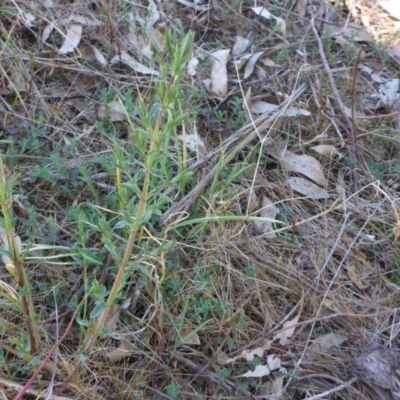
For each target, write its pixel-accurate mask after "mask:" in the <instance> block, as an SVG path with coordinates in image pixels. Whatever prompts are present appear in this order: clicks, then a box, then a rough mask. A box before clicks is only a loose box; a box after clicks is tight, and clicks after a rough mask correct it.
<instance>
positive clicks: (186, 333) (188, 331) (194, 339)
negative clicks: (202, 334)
mask: <svg viewBox="0 0 400 400" xmlns="http://www.w3.org/2000/svg"><path fill="white" fill-rule="evenodd" d="M176 344H177V345H178V346H183V345H188V346H190V345H196V346H198V345H200V338H199V335H198V334H197V333H196V331H195V330H193V329H192V328H190V327H185V328H183V329H182V332H181V334H180V335H179V336H178V338H177V339H176Z"/></svg>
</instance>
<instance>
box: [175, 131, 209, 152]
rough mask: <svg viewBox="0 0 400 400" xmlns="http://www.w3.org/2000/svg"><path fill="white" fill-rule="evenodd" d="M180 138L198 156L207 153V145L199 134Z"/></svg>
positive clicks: (180, 136)
mask: <svg viewBox="0 0 400 400" xmlns="http://www.w3.org/2000/svg"><path fill="white" fill-rule="evenodd" d="M178 138H179V140H181V141H182V142H183V143H184V144H185V145H186V147H187V148H188V149H189V150H190V151H193V152H194V153H196V154H204V153H205V152H206V151H207V148H206V145H205V144H204V142H203V141H202V140H201V138H200V136H199V135H197V134H190V135H179V136H178Z"/></svg>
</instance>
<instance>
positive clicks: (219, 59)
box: [211, 49, 231, 96]
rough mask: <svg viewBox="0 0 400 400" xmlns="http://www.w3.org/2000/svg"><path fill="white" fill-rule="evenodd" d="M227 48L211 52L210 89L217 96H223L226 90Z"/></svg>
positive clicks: (228, 51) (228, 52)
mask: <svg viewBox="0 0 400 400" xmlns="http://www.w3.org/2000/svg"><path fill="white" fill-rule="evenodd" d="M230 52H231V51H230V50H229V49H225V50H218V51H215V52H214V53H212V54H211V60H212V62H211V90H212V91H213V92H214V93H215V94H216V95H217V96H225V95H226V93H227V91H228V72H227V69H226V63H227V62H228V58H229V54H230Z"/></svg>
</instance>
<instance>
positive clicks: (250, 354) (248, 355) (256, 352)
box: [226, 340, 272, 363]
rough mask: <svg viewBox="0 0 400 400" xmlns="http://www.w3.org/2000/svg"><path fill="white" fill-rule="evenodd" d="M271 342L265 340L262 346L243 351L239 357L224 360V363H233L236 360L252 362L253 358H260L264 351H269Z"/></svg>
mask: <svg viewBox="0 0 400 400" xmlns="http://www.w3.org/2000/svg"><path fill="white" fill-rule="evenodd" d="M271 343H272V342H271V341H269V340H265V342H264V345H263V346H260V347H257V348H255V349H253V350H243V351H242V352H241V353H240V355H238V356H237V357H234V358H228V359H227V360H226V363H231V362H235V361H236V360H240V359H242V358H244V359H245V360H246V361H248V362H250V361H252V360H253V358H254V357H255V356H257V357H259V358H261V357H263V355H264V352H265V351H266V350H269V349H270V348H271Z"/></svg>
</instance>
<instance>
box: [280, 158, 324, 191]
mask: <svg viewBox="0 0 400 400" xmlns="http://www.w3.org/2000/svg"><path fill="white" fill-rule="evenodd" d="M278 158H279V161H280V163H281V165H282V168H283V169H284V170H286V171H292V172H297V173H299V174H302V175H304V176H306V177H307V178H308V179H311V180H312V181H314V182H316V183H317V184H318V185H320V186H324V187H326V186H327V185H328V182H327V180H326V179H325V175H324V171H323V168H322V165H321V163H320V162H319V161H318V160H316V159H315V158H314V157H311V156H308V155H306V154H300V155H298V154H296V153H293V152H291V151H290V150H286V151H285V152H281V156H280V157H278Z"/></svg>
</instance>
